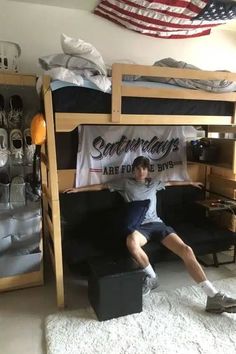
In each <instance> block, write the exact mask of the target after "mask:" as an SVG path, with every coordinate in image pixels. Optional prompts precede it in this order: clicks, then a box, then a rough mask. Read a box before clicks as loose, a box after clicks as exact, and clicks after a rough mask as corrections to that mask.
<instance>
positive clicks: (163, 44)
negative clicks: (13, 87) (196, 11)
mask: <svg viewBox="0 0 236 354" xmlns="http://www.w3.org/2000/svg"><path fill="white" fill-rule="evenodd" d="M0 9H1V12H0V40H8V41H13V42H17V43H19V44H20V46H21V49H22V55H21V58H20V71H21V72H24V73H40V69H39V67H38V64H37V62H38V57H40V56H43V55H49V54H53V53H58V52H61V47H60V34H61V33H62V32H64V33H65V34H67V35H69V36H71V37H77V38H81V39H84V40H85V41H87V42H90V43H92V44H93V45H94V46H95V47H96V48H97V49H98V50H99V51H100V53H101V54H102V56H103V58H104V60H105V62H106V63H112V62H114V61H116V60H120V59H129V60H133V61H135V62H137V63H140V64H152V63H153V62H154V61H156V60H158V59H162V58H164V57H169V56H170V57H173V58H175V59H177V60H184V61H186V62H188V63H191V64H194V65H197V66H199V67H200V68H202V69H209V70H215V69H228V70H231V71H235V72H236V60H235V58H236V32H232V31H222V30H215V31H214V32H213V33H212V34H211V35H210V36H205V37H200V38H193V39H184V40H168V39H155V38H151V37H148V36H144V35H141V34H138V33H135V32H132V31H129V30H126V29H124V28H122V27H119V26H118V25H115V24H113V23H110V22H109V21H106V20H104V19H102V18H100V17H98V16H95V15H94V14H92V13H91V12H89V11H83V10H78V9H71V8H70V9H67V8H60V7H55V6H47V5H41V4H32V3H27V2H20V1H19V0H18V1H14V0H0Z"/></svg>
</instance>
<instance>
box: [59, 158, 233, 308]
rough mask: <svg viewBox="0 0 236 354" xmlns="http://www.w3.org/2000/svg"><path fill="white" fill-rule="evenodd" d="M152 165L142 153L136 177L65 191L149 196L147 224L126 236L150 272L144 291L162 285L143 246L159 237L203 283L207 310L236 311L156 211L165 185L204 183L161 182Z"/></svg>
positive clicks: (127, 197) (135, 163) (128, 197)
mask: <svg viewBox="0 0 236 354" xmlns="http://www.w3.org/2000/svg"><path fill="white" fill-rule="evenodd" d="M149 167H150V162H149V159H148V158H146V157H144V156H139V157H137V158H136V159H135V160H134V161H133V164H132V170H133V177H132V178H122V179H118V180H114V181H111V182H107V183H105V184H94V185H89V186H84V187H79V188H69V189H66V190H65V192H66V193H76V192H82V191H98V190H103V189H109V190H110V191H111V192H113V191H118V192H119V193H120V194H121V195H122V197H123V198H124V200H125V201H126V202H131V201H136V200H145V199H149V200H150V205H149V208H148V210H147V213H146V216H145V219H144V221H143V223H142V224H141V225H140V226H139V227H138V229H137V230H135V231H133V232H132V233H131V234H129V235H127V239H126V244H127V248H128V250H129V252H130V254H131V255H132V257H133V258H134V259H135V260H136V261H137V263H138V264H139V265H140V267H141V268H143V270H144V273H145V275H146V276H145V280H144V284H143V294H144V295H146V294H148V293H149V292H150V291H151V290H152V289H154V288H156V287H157V286H158V277H157V275H156V273H155V271H154V269H153V268H152V266H151V264H150V262H149V259H148V256H147V254H146V253H145V252H144V250H143V249H142V247H143V246H144V245H145V244H146V243H147V242H148V241H149V240H151V239H155V240H158V241H159V242H161V243H162V244H163V245H164V246H165V247H167V248H168V249H169V250H171V251H172V252H173V253H175V254H176V255H178V256H179V257H180V258H181V259H182V260H183V262H184V264H185V266H186V268H187V271H188V272H189V274H190V276H191V277H192V278H193V280H194V281H195V282H196V283H198V284H199V285H200V287H201V288H202V289H203V291H204V292H205V294H206V295H207V303H206V311H208V312H213V313H222V312H236V299H233V298H231V297H229V296H227V295H226V294H224V293H222V292H219V291H218V290H217V289H216V288H215V287H214V285H213V284H212V283H211V282H210V281H209V280H208V279H207V278H206V275H205V273H204V271H203V269H202V267H201V266H200V264H199V263H198V261H197V259H196V257H195V255H194V253H193V251H192V249H191V247H189V246H188V245H187V244H185V243H184V242H183V241H182V239H181V238H180V237H179V236H178V235H177V234H176V232H175V231H174V229H173V228H172V227H170V226H167V225H165V224H164V223H163V221H162V220H161V219H160V218H159V216H158V215H157V212H156V205H157V199H156V192H157V191H158V190H161V189H164V188H165V186H173V185H175V186H176V185H189V184H191V185H192V186H195V187H197V188H201V183H198V182H195V183H194V182H189V181H171V182H161V181H159V180H158V179H157V178H153V179H152V178H149Z"/></svg>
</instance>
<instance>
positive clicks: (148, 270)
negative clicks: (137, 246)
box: [143, 263, 156, 278]
mask: <svg viewBox="0 0 236 354" xmlns="http://www.w3.org/2000/svg"><path fill="white" fill-rule="evenodd" d="M143 270H144V272H145V273H146V274H147V275H149V277H151V278H156V273H155V271H154V269H153V268H152V266H151V264H150V263H149V265H148V266H147V267H146V268H143Z"/></svg>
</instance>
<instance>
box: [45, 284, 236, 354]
mask: <svg viewBox="0 0 236 354" xmlns="http://www.w3.org/2000/svg"><path fill="white" fill-rule="evenodd" d="M214 284H215V285H216V286H217V287H218V288H219V289H220V290H224V291H226V292H227V293H229V294H231V295H233V294H235V296H236V278H228V279H224V280H219V281H215V282H214ZM205 301H206V296H205V295H204V294H203V293H202V291H201V289H199V287H198V286H196V285H195V286H191V287H184V288H180V289H177V290H175V291H167V292H164V291H163V292H152V293H151V294H150V295H149V296H148V297H145V298H144V301H143V312H141V313H138V314H133V315H128V316H123V317H119V318H116V319H112V320H108V321H104V322H99V321H98V320H97V318H96V316H95V314H94V312H93V310H92V309H91V308H88V309H83V310H78V311H70V312H66V311H64V312H59V313H57V314H54V315H50V316H48V317H47V319H46V342H47V354H176V353H179V354H190V353H191V354H203V353H204V354H205V353H206V354H224V353H225V354H235V353H236V314H226V313H224V314H221V315H215V314H209V313H207V312H205V311H204V309H205Z"/></svg>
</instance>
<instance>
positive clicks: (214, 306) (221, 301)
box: [206, 292, 236, 313]
mask: <svg viewBox="0 0 236 354" xmlns="http://www.w3.org/2000/svg"><path fill="white" fill-rule="evenodd" d="M206 311H207V312H212V313H222V312H229V313H232V312H236V299H233V298H232V297H229V296H227V295H225V294H223V293H220V292H219V293H217V294H216V295H215V296H213V297H209V296H208V297H207V304H206Z"/></svg>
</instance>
